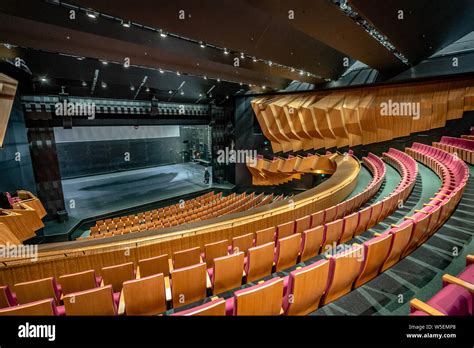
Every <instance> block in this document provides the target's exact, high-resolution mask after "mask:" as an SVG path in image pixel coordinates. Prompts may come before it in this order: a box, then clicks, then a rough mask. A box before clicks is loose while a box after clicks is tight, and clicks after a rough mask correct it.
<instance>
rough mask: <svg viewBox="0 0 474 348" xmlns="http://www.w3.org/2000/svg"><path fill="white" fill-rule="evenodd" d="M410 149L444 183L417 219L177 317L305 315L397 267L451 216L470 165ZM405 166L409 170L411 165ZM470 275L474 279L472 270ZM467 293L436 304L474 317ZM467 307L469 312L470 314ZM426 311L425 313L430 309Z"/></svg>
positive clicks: (449, 294) (428, 150)
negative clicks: (458, 305)
mask: <svg viewBox="0 0 474 348" xmlns="http://www.w3.org/2000/svg"><path fill="white" fill-rule="evenodd" d="M407 151H408V152H410V153H411V154H413V155H414V156H416V157H417V159H419V160H420V161H422V162H423V163H425V164H426V165H428V166H429V167H430V168H432V169H433V170H435V171H436V172H437V173H438V175H440V177H441V178H442V179H443V185H442V187H441V188H440V190H439V192H438V193H437V194H436V195H435V197H434V198H433V199H431V200H430V203H428V204H425V205H424V207H423V209H422V210H419V211H416V212H415V214H414V215H413V216H410V217H406V218H405V222H403V223H402V224H400V226H393V227H392V228H391V229H389V230H387V231H385V232H384V233H383V234H375V238H372V239H370V240H368V241H366V242H365V243H364V244H363V245H362V246H359V245H355V246H353V247H351V248H350V249H349V250H345V251H343V252H340V253H338V254H336V255H334V256H330V257H329V260H324V259H323V260H320V261H318V262H316V263H314V264H312V265H309V266H306V267H304V268H300V269H298V268H297V269H296V270H295V271H293V272H291V273H290V275H289V276H288V277H285V278H283V279H281V278H279V277H274V278H273V279H271V280H269V281H267V282H263V283H261V284H257V285H256V286H253V287H250V288H247V289H242V290H238V291H236V292H234V295H233V297H231V298H229V299H227V300H224V299H213V300H212V301H211V302H209V303H206V304H204V305H201V306H197V307H195V308H192V309H188V310H186V311H182V312H178V313H176V315H255V314H257V315H278V314H289V315H292V314H307V313H310V312H312V311H314V310H315V309H317V308H318V306H319V305H324V304H326V303H329V302H331V301H333V300H335V299H337V298H339V297H341V296H342V295H344V294H346V293H348V292H349V291H351V289H354V288H356V287H358V286H360V285H362V284H364V283H366V282H367V281H369V280H371V279H373V278H374V277H375V276H376V275H378V274H379V273H381V272H383V271H385V270H386V269H388V268H389V267H391V266H393V265H394V264H395V263H396V262H398V261H399V260H400V259H401V258H403V257H405V256H406V255H408V254H409V253H410V252H412V251H413V250H414V249H415V248H416V247H417V246H419V245H421V244H422V243H423V242H424V241H425V240H426V239H427V238H428V237H429V236H430V235H432V234H433V233H434V232H436V230H437V229H438V228H439V227H440V226H441V225H442V224H443V223H444V221H445V220H446V219H447V218H448V217H449V216H450V214H451V213H452V211H453V210H454V208H455V206H456V204H457V201H458V200H459V198H460V196H461V194H462V191H463V189H464V187H465V185H466V181H467V177H468V169H467V166H466V165H465V164H464V163H462V162H461V161H459V160H458V159H457V158H456V157H455V156H452V155H449V154H447V153H445V152H442V151H439V150H438V149H435V148H433V147H430V146H426V145H422V144H416V143H415V144H414V145H413V147H412V148H411V149H407ZM402 161H403V160H402ZM405 164H407V166H410V165H411V164H412V163H409V162H407V163H405ZM469 272H470V273H469V277H470V279H471V280H472V269H470V270H469ZM464 275H465V273H463V274H462V276H463V278H464ZM469 289H470V290H469V291H470V294H467V293H466V292H464V293H463V292H462V291H460V290H459V289H458V290H457V292H458V293H454V291H451V290H450V289H448V290H446V293H443V294H442V295H440V298H438V297H436V298H435V300H436V301H438V302H437V303H438V304H439V302H444V304H446V302H448V303H453V302H454V303H459V302H462V301H465V303H467V305H466V306H465V307H463V308H467V312H466V313H471V314H472V286H470V287H469ZM446 297H447V298H448V299H447V300H446ZM469 299H470V300H471V302H469V301H468V300H469ZM434 302H435V301H433V303H434ZM469 304H470V305H471V307H469ZM452 307H453V308H454V309H456V311H454V310H447V309H445V311H446V312H445V313H446V314H465V312H464V311H463V310H459V309H458V307H457V306H456V305H455V306H452ZM256 308H258V309H257V310H256ZM469 308H471V312H469V311H468V309H469ZM424 309H425V310H426V306H425V307H424ZM427 313H428V312H427ZM431 313H432V312H431Z"/></svg>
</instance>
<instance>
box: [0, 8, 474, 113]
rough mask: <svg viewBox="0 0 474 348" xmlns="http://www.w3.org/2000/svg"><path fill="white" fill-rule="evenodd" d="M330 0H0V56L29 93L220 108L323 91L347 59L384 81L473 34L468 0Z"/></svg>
mask: <svg viewBox="0 0 474 348" xmlns="http://www.w3.org/2000/svg"><path fill="white" fill-rule="evenodd" d="M340 2H342V0H332V1H331V0H199V1H189V0H173V1H169V0H167V1H164V0H141V1H140V0H134V1H111V0H70V1H68V2H62V1H56V0H47V1H45V0H41V1H39V0H36V1H33V0H30V1H28V0H2V1H1V2H0V42H2V43H8V44H10V45H14V46H17V47H12V46H9V48H8V49H7V48H5V47H4V46H2V48H1V49H0V56H1V57H4V58H7V59H9V61H10V62H14V60H15V58H21V59H22V67H23V69H27V70H29V71H30V72H31V74H32V75H31V81H30V82H31V85H30V86H28V87H29V91H31V92H33V93H38V94H57V93H59V92H61V91H62V90H63V91H64V92H66V93H69V94H71V95H78V96H93V97H100V98H120V99H122V98H123V99H139V100H146V99H151V98H152V97H155V98H157V99H159V100H161V101H182V102H191V103H210V102H213V103H216V104H222V103H225V102H226V101H227V100H229V99H231V97H232V96H235V95H239V94H244V93H246V92H248V91H252V92H263V93H264V92H268V91H272V90H281V89H284V88H286V87H288V86H289V85H290V84H291V83H292V81H299V82H300V83H302V84H304V85H306V86H308V85H309V86H313V87H314V88H318V87H319V86H325V85H326V83H327V82H329V81H336V80H338V79H339V78H340V77H341V76H342V75H343V74H344V72H345V71H346V70H347V68H348V66H350V65H352V64H353V63H354V62H356V61H359V62H362V63H365V64H366V65H367V66H369V67H370V68H373V69H376V70H377V71H378V72H379V73H380V76H384V77H385V78H389V77H392V76H394V75H396V74H399V73H401V72H403V71H405V70H407V69H409V68H410V66H413V65H416V64H417V63H418V62H420V61H422V60H423V59H426V58H427V57H429V56H430V55H432V54H433V53H434V52H436V51H438V50H440V49H442V48H443V47H446V46H447V45H449V44H450V43H452V42H454V41H456V40H457V39H459V38H460V37H461V36H463V35H465V34H466V33H468V32H470V31H472V30H474V28H473V26H474V24H473V23H474V21H472V18H473V16H474V1H471V0H457V1H453V2H449V3H447V2H446V1H443V0H417V1H412V0H397V1H395V0H384V1H376V0H350V1H348V2H347V5H348V6H347V5H345V3H344V2H343V4H342V6H339V3H340ZM341 7H343V8H341ZM348 8H349V9H350V11H349V10H348ZM400 9H401V10H403V14H404V19H403V20H400V19H399V18H398V14H399V12H398V11H399V10H400ZM86 10H87V11H88V12H87V11H86ZM88 14H89V15H88ZM92 17H95V18H92ZM362 21H363V24H362V25H361V23H362ZM128 23H130V25H127V24H128ZM124 24H126V25H124ZM367 28H369V29H370V28H371V29H370V30H372V31H374V32H377V33H379V34H380V36H381V37H385V39H384V40H387V41H388V42H390V43H391V44H392V45H393V46H394V47H395V49H396V52H398V53H400V55H402V56H403V57H405V58H406V61H405V62H403V61H402V60H401V59H400V57H397V56H396V55H395V54H394V52H393V50H392V51H390V50H389V49H387V48H386V47H384V45H383V44H382V43H381V42H379V41H377V40H376V39H375V38H374V37H373V35H370V34H369V33H368V29H367ZM103 61H105V62H107V64H103V63H102V62H103ZM125 62H129V63H130V66H128V65H127V66H124V63H125ZM0 68H1V65H0ZM208 92H209V93H208Z"/></svg>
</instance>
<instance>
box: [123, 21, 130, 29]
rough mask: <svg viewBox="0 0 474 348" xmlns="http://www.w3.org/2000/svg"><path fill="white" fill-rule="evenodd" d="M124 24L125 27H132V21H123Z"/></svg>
mask: <svg viewBox="0 0 474 348" xmlns="http://www.w3.org/2000/svg"><path fill="white" fill-rule="evenodd" d="M122 26H123V27H125V28H130V21H128V22H125V21H122Z"/></svg>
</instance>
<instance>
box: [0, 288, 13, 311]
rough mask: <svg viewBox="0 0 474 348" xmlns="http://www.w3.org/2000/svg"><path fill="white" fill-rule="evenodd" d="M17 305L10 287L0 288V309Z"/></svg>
mask: <svg viewBox="0 0 474 348" xmlns="http://www.w3.org/2000/svg"><path fill="white" fill-rule="evenodd" d="M16 304H17V303H16V301H15V299H14V298H13V295H12V292H11V290H10V288H9V287H8V286H0V308H5V307H10V306H15V305H16Z"/></svg>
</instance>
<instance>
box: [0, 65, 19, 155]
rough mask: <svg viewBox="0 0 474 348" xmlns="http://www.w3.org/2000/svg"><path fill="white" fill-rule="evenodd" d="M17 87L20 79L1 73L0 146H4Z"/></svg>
mask: <svg viewBox="0 0 474 348" xmlns="http://www.w3.org/2000/svg"><path fill="white" fill-rule="evenodd" d="M17 87H18V81H16V80H14V79H12V78H11V77H9V76H7V75H4V74H1V73H0V148H1V147H3V140H4V139H5V133H6V131H7V127H8V120H9V119H10V112H11V110H12V106H13V99H14V98H15V94H16V89H17Z"/></svg>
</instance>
